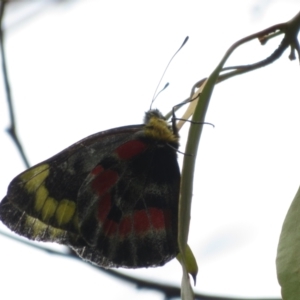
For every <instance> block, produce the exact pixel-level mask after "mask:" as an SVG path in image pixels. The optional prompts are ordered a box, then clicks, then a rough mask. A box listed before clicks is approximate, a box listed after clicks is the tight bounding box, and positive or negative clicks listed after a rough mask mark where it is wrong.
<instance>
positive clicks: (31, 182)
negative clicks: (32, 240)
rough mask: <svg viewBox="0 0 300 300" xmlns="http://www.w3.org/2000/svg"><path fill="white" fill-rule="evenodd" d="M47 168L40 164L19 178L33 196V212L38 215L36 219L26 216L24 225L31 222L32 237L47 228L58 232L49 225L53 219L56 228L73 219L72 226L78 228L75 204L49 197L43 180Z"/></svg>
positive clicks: (46, 165)
mask: <svg viewBox="0 0 300 300" xmlns="http://www.w3.org/2000/svg"><path fill="white" fill-rule="evenodd" d="M49 167H50V166H49V165H48V164H42V165H39V166H37V167H34V168H32V169H30V170H28V171H26V172H24V173H23V174H22V175H21V176H20V178H21V180H22V181H23V182H24V183H25V186H24V187H25V189H26V190H27V192H28V193H29V194H32V195H34V210H35V211H36V212H37V213H39V218H38V219H35V218H33V217H30V216H27V218H28V220H26V223H28V222H31V227H32V229H33V230H34V237H38V236H41V232H42V231H45V230H50V229H49V228H52V231H53V230H60V229H57V228H54V227H51V226H50V225H49V224H51V223H52V221H50V219H51V218H53V217H55V219H56V222H57V225H58V226H62V225H66V224H67V223H69V222H70V221H71V220H72V219H73V225H75V227H76V228H78V219H77V218H76V215H75V211H76V203H75V202H73V201H71V200H68V199H62V200H60V199H55V198H53V197H50V196H49V190H48V189H47V187H46V185H45V180H46V178H47V177H48V176H49V174H50V171H49ZM27 221H28V222H27ZM28 226H29V224H28ZM47 228H48V229H47ZM52 231H51V232H52ZM49 232H50V231H49Z"/></svg>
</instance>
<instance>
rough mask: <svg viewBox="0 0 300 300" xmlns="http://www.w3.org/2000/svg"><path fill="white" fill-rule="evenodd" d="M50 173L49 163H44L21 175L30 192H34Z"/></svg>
mask: <svg viewBox="0 0 300 300" xmlns="http://www.w3.org/2000/svg"><path fill="white" fill-rule="evenodd" d="M48 175H49V165H48V164H43V165H40V166H38V167H35V168H32V169H30V170H28V171H27V172H25V173H23V174H22V175H21V176H20V177H21V179H22V181H24V182H26V183H25V188H26V190H27V191H28V192H29V193H34V192H35V191H36V190H37V189H38V188H39V187H40V185H41V184H42V183H43V182H44V180H45V179H46V178H47V177H48Z"/></svg>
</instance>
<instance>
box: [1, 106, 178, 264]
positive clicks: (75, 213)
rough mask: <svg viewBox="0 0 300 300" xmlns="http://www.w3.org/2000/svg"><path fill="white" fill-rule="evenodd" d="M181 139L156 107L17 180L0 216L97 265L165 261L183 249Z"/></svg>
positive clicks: (17, 229) (21, 231)
mask: <svg viewBox="0 0 300 300" xmlns="http://www.w3.org/2000/svg"><path fill="white" fill-rule="evenodd" d="M178 139H179V138H178V134H177V131H176V128H175V126H174V125H173V127H170V126H169V125H168V124H167V122H166V121H165V120H164V118H163V117H162V115H161V114H160V112H159V111H157V110H150V111H149V112H147V113H146V117H145V124H143V125H131V126H125V127H119V128H115V129H110V130H107V131H103V132H99V133H96V134H94V135H91V136H89V137H87V138H85V139H83V140H81V141H79V142H77V143H75V144H74V145H72V146H70V147H68V148H67V149H65V150H63V151H62V152H60V153H58V154H57V155H55V156H53V157H52V158H50V159H48V160H46V161H44V162H42V163H40V164H38V165H36V166H34V167H32V168H30V169H28V170H26V171H25V172H23V173H21V174H20V175H18V176H17V177H16V178H15V179H13V181H12V182H11V184H10V185H9V188H8V192H7V196H6V197H4V199H3V200H2V202H1V203H0V220H1V221H2V222H3V223H4V224H5V225H7V226H8V227H9V228H10V229H11V230H13V231H15V232H16V233H18V234H20V235H23V236H25V237H27V238H29V239H33V240H40V241H51V242H58V243H61V244H66V245H68V246H71V247H72V248H73V249H74V250H75V251H76V252H77V254H78V255H79V256H81V257H82V258H83V259H86V260H88V261H91V262H92V263H94V264H97V265H99V266H103V267H127V268H139V267H150V266H160V265H163V264H165V263H166V262H167V261H169V260H171V259H172V258H174V257H175V256H176V255H177V254H178V245H177V226H178V198H179V186H180V172H179V167H178V163H177V153H176V150H177V149H178V146H179V143H178Z"/></svg>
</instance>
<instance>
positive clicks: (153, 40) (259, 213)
mask: <svg viewBox="0 0 300 300" xmlns="http://www.w3.org/2000/svg"><path fill="white" fill-rule="evenodd" d="M298 11H299V2H298V1H297V0H277V1H275V0H274V1H272V0H269V1H267V0H265V1H259V0H244V1H238V0H229V1H222V0H213V1H195V0H194V1H192V0H191V1H121V0H119V1H117V0H116V1H99V0H98V1H97V0H84V1H83V0H82V1H79V0H77V1H42V0H41V1H16V3H15V4H11V5H9V6H8V9H7V12H6V15H5V19H4V21H5V22H4V24H5V28H6V32H5V33H6V36H5V38H6V51H7V60H8V69H9V77H10V81H11V86H12V95H13V100H14V107H15V112H16V119H17V128H18V133H19V136H20V138H21V141H22V143H23V145H24V149H25V151H26V154H27V155H28V158H29V161H30V163H31V165H33V164H36V163H38V162H40V161H42V160H45V159H47V158H49V157H51V156H52V155H54V154H56V153H57V152H59V151H61V150H62V149H64V148H66V147H68V146H69V145H71V144H72V143H74V142H76V141H78V140H80V139H81V138H83V137H85V136H88V135H90V134H92V133H95V132H98V131H102V130H105V129H109V128H113V127H119V126H123V125H129V124H139V123H141V122H142V119H143V116H144V112H145V111H147V110H148V109H149V106H150V103H151V99H152V96H153V93H154V90H155V88H156V85H157V83H158V81H159V79H160V77H161V74H162V73H163V71H164V68H165V66H166V64H167V62H168V61H169V59H170V58H171V56H172V55H173V53H174V52H175V51H176V50H177V49H178V47H179V46H180V45H181V43H182V41H183V40H184V38H185V37H186V36H187V35H188V36H189V37H190V40H189V42H188V43H187V45H186V46H185V47H184V48H183V50H182V51H181V52H180V53H179V54H178V55H177V57H176V58H175V60H174V61H173V62H172V64H171V66H170V68H169V69H168V71H167V74H166V76H165V77H164V79H163V84H162V85H164V83H165V82H170V86H169V87H168V89H167V90H166V91H164V92H163V93H162V94H161V95H160V96H159V97H158V99H157V100H156V102H155V104H154V107H157V108H159V109H160V110H161V111H162V112H163V113H167V112H168V111H169V110H170V109H171V108H172V107H173V106H174V105H176V104H178V103H179V102H181V101H182V100H184V99H186V98H187V97H188V96H189V93H190V89H191V87H192V86H193V84H194V83H195V82H196V81H198V80H199V79H201V78H203V77H206V76H207V75H209V74H210V72H211V71H212V70H213V69H214V68H215V66H216V65H217V63H218V62H219V60H220V59H221V58H222V56H223V54H224V53H225V51H226V50H227V48H228V47H229V46H230V45H231V44H232V43H233V42H235V41H236V40H238V39H240V38H242V37H244V36H246V35H248V34H251V33H254V32H256V31H259V30H262V29H265V28H266V27H269V26H271V25H274V24H276V23H280V22H285V21H288V20H289V19H290V18H292V17H293V16H294V15H296V13H297V12H298ZM280 41H281V38H278V39H274V40H271V41H269V42H268V43H267V45H265V46H264V47H261V46H260V44H259V42H258V41H257V42H253V43H251V44H249V45H247V46H245V47H243V50H239V51H238V52H237V53H236V54H235V55H234V56H233V58H232V59H231V60H230V64H231V65H232V64H248V63H252V62H255V61H257V60H260V59H262V58H265V57H267V56H268V55H270V54H271V53H272V52H273V50H274V49H275V48H276V47H277V46H278V44H279V42H280ZM288 54H289V53H288V52H286V53H285V54H284V55H283V57H282V58H281V59H280V60H279V61H277V62H276V63H274V64H273V65H271V66H269V67H267V68H265V69H261V70H258V71H254V72H252V73H249V74H246V75H243V76H240V77H236V78H233V79H230V80H229V81H226V82H224V83H222V84H220V85H218V86H217V88H216V89H215V91H214V94H213V98H212V101H211V105H210V107H209V110H208V114H207V118H206V120H207V121H208V122H211V123H213V124H214V125H215V128H212V127H211V126H206V127H205V130H204V133H203V137H202V139H201V143H200V148H199V158H198V161H197V169H196V174H195V178H194V180H195V189H194V198H193V207H192V219H191V230H190V239H189V244H190V246H191V248H192V249H193V251H194V253H195V255H196V258H197V261H198V265H199V274H198V278H197V286H196V288H195V290H196V291H197V292H201V293H206V294H214V295H222V296H235V297H279V296H280V288H279V285H278V283H277V279H276V269H275V257H276V248H277V242H278V238H279V234H280V229H281V225H282V222H283V219H284V216H285V213H286V211H287V209H288V207H289V204H290V202H291V201H292V199H293V196H294V194H295V193H296V191H297V189H298V185H299V182H300V174H299V169H300V156H299V153H300V142H299V129H300V118H299V109H300V104H299V100H300V89H299V80H300V69H299V62H298V61H297V60H296V61H293V62H290V61H289V59H288ZM0 79H1V81H0V128H1V130H0V145H1V148H0V149H1V152H0V153H1V155H0V166H1V168H0V195H2V196H4V195H5V194H6V189H7V186H8V184H9V182H10V181H11V180H12V179H13V177H15V176H16V175H17V174H18V173H20V172H22V171H23V170H24V164H23V162H22V161H21V158H20V155H19V153H18V152H17V150H16V147H15V145H14V144H13V142H12V140H11V138H10V137H9V136H8V134H7V133H6V131H5V130H6V128H7V127H8V125H9V114H8V107H7V102H6V98H5V92H4V86H3V84H2V82H3V79H2V74H1V78H0ZM181 135H182V141H181V145H182V147H181V151H184V141H185V136H186V129H184V130H183V131H182V133H181ZM179 160H180V161H181V160H182V157H180V155H179ZM2 196H1V197H2ZM1 197H0V198H1ZM0 229H1V230H2V231H6V228H5V226H3V224H0ZM7 231H8V230H7ZM47 246H49V247H50V246H51V245H48V244H47ZM55 247H56V246H55ZM55 249H63V247H59V246H58V247H56V248H55ZM120 271H122V272H123V271H124V272H127V273H128V274H130V275H132V276H137V277H139V278H145V279H147V278H148V279H151V280H154V281H159V282H167V283H173V284H177V285H180V281H181V267H180V265H179V263H178V262H177V261H176V260H174V261H172V262H170V263H168V264H167V265H166V266H164V267H161V268H156V269H141V270H120ZM0 286H1V299H2V298H3V299H19V298H23V297H24V295H26V296H27V295H30V297H31V299H33V300H35V299H44V300H48V299H49V300H50V299H51V300H52V299H65V298H68V299H74V300H75V299H82V298H84V299H88V298H94V299H105V298H109V299H124V298H125V299H141V298H142V299H162V298H163V296H162V294H160V293H156V292H152V291H151V292H150V291H145V290H138V289H136V288H135V286H134V285H130V284H126V283H123V282H121V281H118V280H116V279H113V278H110V277H108V276H107V275H104V274H102V273H100V272H98V271H96V270H94V269H93V268H91V267H90V266H89V265H88V264H83V263H80V262H76V261H74V260H69V259H64V258H61V257H56V256H51V255H49V254H46V253H44V252H40V251H38V250H35V249H32V248H30V247H27V246H24V245H22V244H20V243H18V242H16V241H12V240H10V239H8V238H6V237H3V236H0ZM3 295H4V296H3Z"/></svg>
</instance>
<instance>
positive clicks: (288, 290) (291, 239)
mask: <svg viewBox="0 0 300 300" xmlns="http://www.w3.org/2000/svg"><path fill="white" fill-rule="evenodd" d="M276 267H277V277H278V281H279V284H280V285H281V294H282V298H283V300H299V299H300V188H299V189H298V192H297V194H296V196H295V198H294V200H293V202H292V204H291V206H290V208H289V210H288V213H287V215H286V217H285V220H284V222H283V226H282V230H281V234H280V239H279V244H278V249H277V258H276Z"/></svg>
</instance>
